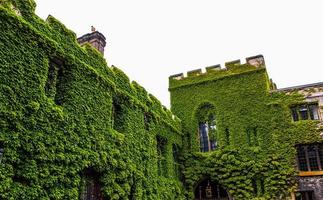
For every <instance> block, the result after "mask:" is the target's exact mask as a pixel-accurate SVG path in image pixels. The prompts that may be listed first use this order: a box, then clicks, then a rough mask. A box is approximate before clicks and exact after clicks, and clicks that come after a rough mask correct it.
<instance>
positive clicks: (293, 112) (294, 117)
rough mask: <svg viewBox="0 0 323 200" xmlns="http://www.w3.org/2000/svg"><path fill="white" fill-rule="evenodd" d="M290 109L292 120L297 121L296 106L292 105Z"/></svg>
mask: <svg viewBox="0 0 323 200" xmlns="http://www.w3.org/2000/svg"><path fill="white" fill-rule="evenodd" d="M291 110H292V117H293V121H298V113H297V108H296V107H293V108H291Z"/></svg>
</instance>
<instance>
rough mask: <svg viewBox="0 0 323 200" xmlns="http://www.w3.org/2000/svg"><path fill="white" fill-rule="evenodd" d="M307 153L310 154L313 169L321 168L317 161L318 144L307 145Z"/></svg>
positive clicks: (309, 158)
mask: <svg viewBox="0 0 323 200" xmlns="http://www.w3.org/2000/svg"><path fill="white" fill-rule="evenodd" d="M307 155H308V161H309V164H310V167H311V171H317V170H319V165H318V162H317V154H316V145H309V146H308V147H307Z"/></svg>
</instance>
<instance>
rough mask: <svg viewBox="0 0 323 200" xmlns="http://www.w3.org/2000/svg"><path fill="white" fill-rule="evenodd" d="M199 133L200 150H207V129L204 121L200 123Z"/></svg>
mask: <svg viewBox="0 0 323 200" xmlns="http://www.w3.org/2000/svg"><path fill="white" fill-rule="evenodd" d="M199 134H200V147H201V151H202V152H207V151H209V131H208V125H207V124H206V123H200V128H199Z"/></svg>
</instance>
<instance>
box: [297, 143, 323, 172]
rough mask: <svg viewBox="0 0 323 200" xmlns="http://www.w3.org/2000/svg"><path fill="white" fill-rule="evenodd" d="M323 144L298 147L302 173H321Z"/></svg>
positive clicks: (299, 167) (298, 159)
mask: <svg viewBox="0 0 323 200" xmlns="http://www.w3.org/2000/svg"><path fill="white" fill-rule="evenodd" d="M322 158H323V144H311V145H299V146H298V147H297V161H298V169H299V170H300V171H321V170H322V169H323V165H322V164H323V162H322Z"/></svg>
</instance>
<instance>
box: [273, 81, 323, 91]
mask: <svg viewBox="0 0 323 200" xmlns="http://www.w3.org/2000/svg"><path fill="white" fill-rule="evenodd" d="M315 86H323V82H318V83H310V84H305V85H297V86H292V87H286V88H280V89H276V90H273V91H274V92H276V91H277V92H279V91H289V90H301V89H305V88H309V87H315Z"/></svg>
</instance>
